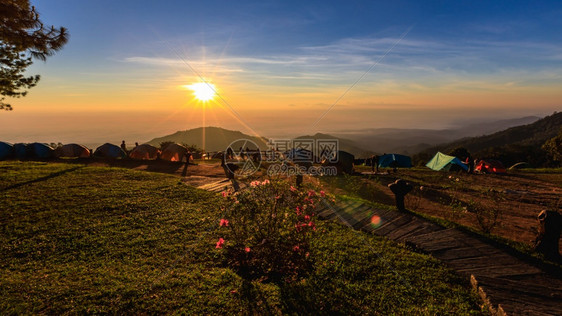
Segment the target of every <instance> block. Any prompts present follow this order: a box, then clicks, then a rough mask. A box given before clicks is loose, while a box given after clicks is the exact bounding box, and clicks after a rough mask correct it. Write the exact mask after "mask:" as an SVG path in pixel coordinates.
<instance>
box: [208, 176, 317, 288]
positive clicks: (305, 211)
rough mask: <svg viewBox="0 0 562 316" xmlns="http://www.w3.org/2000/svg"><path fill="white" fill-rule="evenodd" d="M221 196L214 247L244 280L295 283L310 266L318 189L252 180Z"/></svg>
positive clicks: (279, 182) (281, 182)
mask: <svg viewBox="0 0 562 316" xmlns="http://www.w3.org/2000/svg"><path fill="white" fill-rule="evenodd" d="M222 194H223V196H224V197H225V200H224V205H223V206H222V208H223V214H224V216H223V218H222V219H221V220H220V223H219V226H221V227H220V230H219V231H220V233H221V234H220V238H219V240H218V241H217V243H216V245H215V247H216V248H217V249H220V251H222V252H223V254H224V259H225V263H226V264H227V265H228V266H230V267H231V268H232V269H233V270H235V271H236V272H237V273H238V274H240V275H241V276H242V277H244V278H248V279H258V280H260V281H281V280H283V281H288V282H290V281H295V280H298V279H300V278H302V277H304V276H306V275H307V274H308V273H309V272H310V270H311V269H312V260H313V258H312V257H311V256H310V239H311V237H312V235H313V234H314V233H315V231H316V224H315V218H316V212H315V211H316V206H317V205H318V203H319V201H320V199H321V198H322V197H323V196H325V194H324V192H323V191H320V193H317V192H316V191H315V190H313V189H307V190H297V189H296V188H294V187H292V186H290V185H289V184H288V183H287V182H285V181H281V180H275V181H269V180H265V181H263V182H260V181H254V182H252V183H251V186H250V187H249V188H247V189H246V190H244V191H242V192H239V193H237V194H233V193H232V192H223V193H222Z"/></svg>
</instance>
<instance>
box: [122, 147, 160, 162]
mask: <svg viewBox="0 0 562 316" xmlns="http://www.w3.org/2000/svg"><path fill="white" fill-rule="evenodd" d="M159 155H160V149H158V148H156V147H154V146H152V145H149V144H142V145H138V146H137V147H135V149H133V150H132V151H131V152H130V153H129V157H130V158H132V159H141V160H154V159H157V158H158V157H159Z"/></svg>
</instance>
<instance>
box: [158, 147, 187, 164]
mask: <svg viewBox="0 0 562 316" xmlns="http://www.w3.org/2000/svg"><path fill="white" fill-rule="evenodd" d="M186 153H187V148H185V147H184V146H182V145H180V144H177V143H172V144H169V145H168V146H166V148H164V150H162V154H161V155H160V158H161V159H162V160H166V161H182V160H183V157H185V154H186Z"/></svg>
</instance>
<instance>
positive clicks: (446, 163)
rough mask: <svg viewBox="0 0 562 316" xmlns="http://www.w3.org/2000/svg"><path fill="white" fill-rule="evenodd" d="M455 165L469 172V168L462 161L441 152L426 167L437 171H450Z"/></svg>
mask: <svg viewBox="0 0 562 316" xmlns="http://www.w3.org/2000/svg"><path fill="white" fill-rule="evenodd" d="M453 165H458V166H460V167H461V168H463V169H464V170H465V171H468V166H467V165H465V164H464V163H463V162H462V161H460V160H459V158H457V157H453V156H449V155H445V154H443V153H441V152H437V153H436V154H435V156H433V158H431V160H430V161H429V162H428V163H427V164H426V165H425V166H426V167H428V168H430V169H433V170H436V171H439V170H445V171H449V169H451V167H452V166H453Z"/></svg>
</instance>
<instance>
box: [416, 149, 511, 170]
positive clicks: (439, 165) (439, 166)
mask: <svg viewBox="0 0 562 316" xmlns="http://www.w3.org/2000/svg"><path fill="white" fill-rule="evenodd" d="M425 166H426V167H428V168H430V169H432V170H436V171H439V170H445V171H454V170H461V169H462V170H464V171H469V167H468V165H467V164H466V163H464V162H462V161H460V159H458V158H457V157H454V156H449V155H445V154H443V153H441V152H437V154H435V156H433V158H431V160H430V161H429V162H428V163H427V164H426V165H425ZM474 172H477V173H505V172H506V169H505V167H504V166H503V164H502V163H501V162H500V161H497V160H493V159H482V160H479V161H478V162H477V163H476V164H475V166H474Z"/></svg>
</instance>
